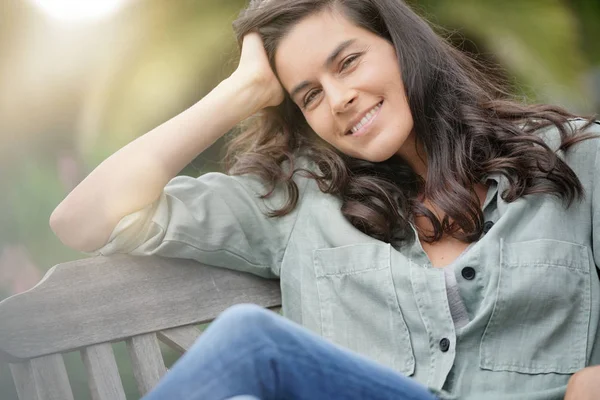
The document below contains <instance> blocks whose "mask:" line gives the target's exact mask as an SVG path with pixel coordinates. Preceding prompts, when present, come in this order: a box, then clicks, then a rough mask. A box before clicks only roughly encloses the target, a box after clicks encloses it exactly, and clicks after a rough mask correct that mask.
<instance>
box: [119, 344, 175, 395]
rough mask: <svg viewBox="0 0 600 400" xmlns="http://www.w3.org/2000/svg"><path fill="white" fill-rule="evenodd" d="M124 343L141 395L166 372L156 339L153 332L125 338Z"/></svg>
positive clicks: (154, 384)
mask: <svg viewBox="0 0 600 400" xmlns="http://www.w3.org/2000/svg"><path fill="white" fill-rule="evenodd" d="M125 343H126V344H127V350H128V352H129V357H130V358H131V367H132V369H133V376H134V377H135V381H136V383H137V386H138V390H139V391H140V394H141V395H142V396H143V395H145V394H146V393H148V392H149V391H150V390H151V389H152V388H153V387H154V386H156V384H157V383H158V381H159V380H160V378H161V377H162V376H163V375H164V374H165V373H166V372H167V369H166V367H165V362H164V360H163V358H162V354H161V352H160V347H159V345H158V339H157V338H156V335H155V334H153V333H149V334H145V335H139V336H135V337H132V338H130V339H127V341H126V342H125Z"/></svg>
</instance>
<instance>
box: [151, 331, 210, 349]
mask: <svg viewBox="0 0 600 400" xmlns="http://www.w3.org/2000/svg"><path fill="white" fill-rule="evenodd" d="M201 333H202V332H200V330H199V329H198V328H196V327H195V326H182V327H180V328H173V329H166V330H164V331H161V332H158V338H159V339H160V341H161V342H163V343H165V344H167V345H168V346H169V347H171V348H173V349H175V350H178V351H180V352H181V353H184V352H186V351H188V350H189V349H190V347H192V345H193V344H194V342H195V341H196V339H198V336H200V334H201Z"/></svg>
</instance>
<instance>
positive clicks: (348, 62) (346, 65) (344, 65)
mask: <svg viewBox="0 0 600 400" xmlns="http://www.w3.org/2000/svg"><path fill="white" fill-rule="evenodd" d="M359 57H360V54H352V55H351V56H349V57H348V58H346V59H345V60H344V61H343V62H342V67H341V70H342V71H344V70H346V69H347V68H349V67H350V66H352V64H354V62H355V61H356V60H358V58H359Z"/></svg>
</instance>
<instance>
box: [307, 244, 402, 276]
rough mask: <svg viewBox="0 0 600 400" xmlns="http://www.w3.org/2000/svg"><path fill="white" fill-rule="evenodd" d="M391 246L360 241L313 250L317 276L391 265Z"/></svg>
mask: <svg viewBox="0 0 600 400" xmlns="http://www.w3.org/2000/svg"><path fill="white" fill-rule="evenodd" d="M390 251H391V246H390V245H389V244H388V243H360V244H351V245H347V246H341V247H334V248H331V249H318V250H315V251H314V252H313V258H314V265H315V268H316V270H315V272H316V274H317V277H322V276H326V275H335V274H347V273H352V272H362V271H368V270H373V269H381V268H387V267H389V265H390Z"/></svg>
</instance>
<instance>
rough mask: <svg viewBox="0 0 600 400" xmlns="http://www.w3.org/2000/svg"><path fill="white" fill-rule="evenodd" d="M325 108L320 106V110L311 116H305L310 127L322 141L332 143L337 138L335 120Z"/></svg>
mask: <svg viewBox="0 0 600 400" xmlns="http://www.w3.org/2000/svg"><path fill="white" fill-rule="evenodd" d="M325 108H326V107H325V106H324V105H323V104H320V105H319V109H318V110H314V111H313V112H311V114H310V116H308V117H306V116H305V118H306V122H308V125H309V126H310V127H311V128H312V130H313V131H314V132H315V133H316V134H317V135H318V136H319V137H321V139H323V140H325V141H326V142H328V143H332V141H333V139H334V137H335V134H334V132H335V131H334V129H333V120H332V118H331V114H328V113H327V111H326V110H325Z"/></svg>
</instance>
